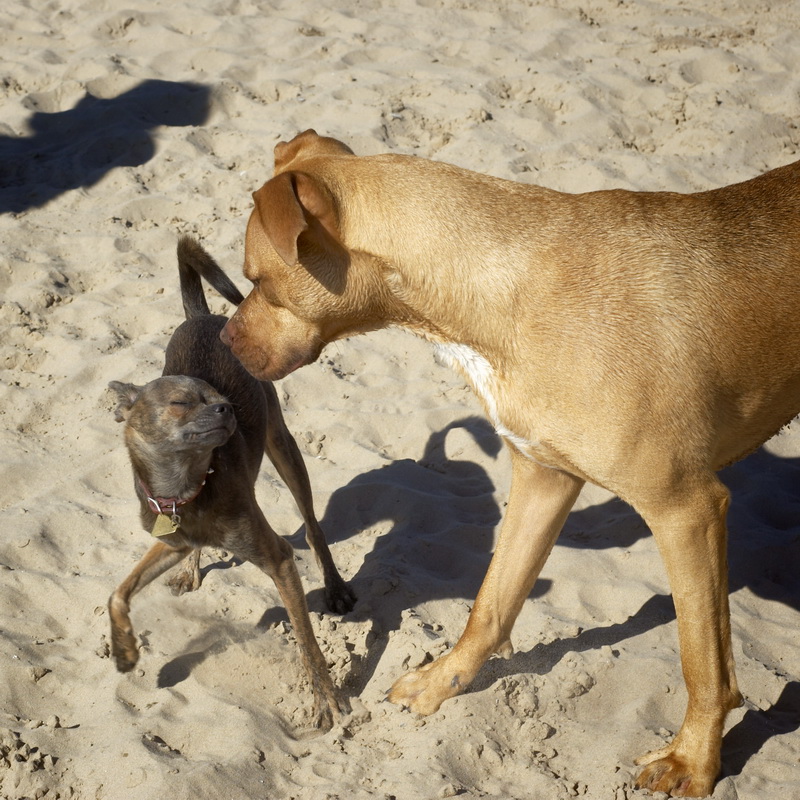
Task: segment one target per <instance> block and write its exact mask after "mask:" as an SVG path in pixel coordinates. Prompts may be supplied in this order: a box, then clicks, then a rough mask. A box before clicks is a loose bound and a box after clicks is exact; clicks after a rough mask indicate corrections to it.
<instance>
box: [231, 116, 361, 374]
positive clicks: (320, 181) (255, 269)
mask: <svg viewBox="0 0 800 800" xmlns="http://www.w3.org/2000/svg"><path fill="white" fill-rule="evenodd" d="M341 157H347V158H352V157H354V156H353V152H352V150H350V148H349V147H347V146H346V145H344V144H342V143H341V142H338V141H336V140H335V139H328V138H324V137H321V136H318V135H317V134H316V133H315V132H314V131H306V132H305V133H301V134H300V135H299V136H297V137H295V138H294V139H292V141H290V142H281V143H279V144H278V145H277V146H276V147H275V177H273V178H272V179H271V180H269V181H268V182H267V183H265V184H264V185H263V186H262V187H261V188H260V189H259V190H258V191H257V192H255V193H254V194H253V199H254V200H255V209H254V210H253V212H252V214H251V216H250V221H249V222H248V225H247V234H246V238H245V258H244V274H245V277H246V278H248V280H250V281H251V282H252V283H253V289H252V291H251V292H250V294H249V295H248V296H247V297H246V298H245V300H244V302H243V303H242V304H241V305H240V306H239V308H238V310H237V311H236V313H235V314H234V316H233V317H232V319H231V320H230V321H229V322H228V324H227V325H226V326H225V328H224V330H223V331H222V340H223V341H224V342H225V343H226V344H227V345H228V346H229V347H230V348H231V349H232V350H233V352H234V354H235V355H236V356H237V358H239V360H240V361H241V362H242V363H243V364H244V366H245V367H246V368H247V370H248V371H249V372H250V373H252V374H253V375H255V377H257V378H260V379H261V380H275V379H278V378H282V377H284V376H285V375H288V374H289V373H290V372H292V371H293V370H295V369H297V368H298V367H300V366H303V365H304V364H310V363H311V362H313V361H315V360H316V359H317V358H318V357H319V354H320V352H321V351H322V348H323V347H324V346H325V345H326V344H328V342H331V341H333V340H334V339H337V338H340V337H342V336H345V335H347V334H349V333H353V332H356V331H360V330H369V329H371V328H374V327H375V325H374V324H372V325H371V324H370V323H369V319H368V318H369V314H368V313H367V314H365V310H364V306H365V303H367V295H368V294H369V293H368V292H364V290H363V280H361V279H358V278H354V276H353V274H352V271H353V270H352V267H353V258H352V255H353V254H352V253H350V252H349V251H348V249H347V247H346V245H345V243H344V242H343V240H342V233H341V225H340V214H341V208H340V205H339V198H338V197H337V196H336V194H335V193H334V191H332V190H331V188H330V187H329V185H328V183H327V182H326V177H328V171H327V170H326V164H327V163H328V162H329V161H330V160H331V159H334V158H341Z"/></svg>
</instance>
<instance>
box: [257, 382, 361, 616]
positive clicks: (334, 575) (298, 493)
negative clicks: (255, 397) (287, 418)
mask: <svg viewBox="0 0 800 800" xmlns="http://www.w3.org/2000/svg"><path fill="white" fill-rule="evenodd" d="M263 386H264V391H265V393H266V395H267V413H268V416H267V419H268V423H267V440H266V443H265V447H264V450H265V451H266V454H267V456H268V457H269V460H270V461H271V462H272V463H273V464H274V465H275V469H276V470H277V471H278V474H279V475H280V476H281V479H282V480H283V482H284V483H285V484H286V485H287V486H288V487H289V490H290V491H291V493H292V496H293V497H294V500H295V502H296V503H297V507H298V508H299V509H300V513H301V514H302V516H303V522H304V523H305V527H306V541H307V542H308V546H309V547H310V548H311V551H312V552H313V553H314V556H315V557H316V559H317V564H318V565H319V568H320V571H321V572H322V577H323V580H324V581H325V603H326V605H327V606H328V608H329V609H330V610H331V611H333V612H335V613H337V614H346V613H347V612H348V611H351V610H352V608H353V606H354V605H355V603H356V596H355V594H354V593H353V590H352V589H351V588H350V587H349V586H348V585H347V584H346V583H345V582H344V580H343V579H342V576H341V575H340V574H339V570H338V569H336V565H335V564H334V563H333V557H332V556H331V551H330V549H329V548H328V543H327V541H326V540H325V534H324V533H323V532H322V528H321V527H320V525H319V522H317V517H316V514H315V513H314V501H313V497H312V494H311V482H310V481H309V479H308V472H307V471H306V465H305V464H304V463H303V456H302V455H301V454H300V450H299V448H298V447H297V442H295V440H294V437H293V436H292V434H291V433H290V432H289V429H288V428H287V427H286V423H285V422H284V419H283V413H282V412H281V406H280V402H279V401H278V395H277V393H276V392H275V388H274V387H273V386H272V384H269V383H265V384H263Z"/></svg>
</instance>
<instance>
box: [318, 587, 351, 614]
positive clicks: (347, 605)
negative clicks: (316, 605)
mask: <svg viewBox="0 0 800 800" xmlns="http://www.w3.org/2000/svg"><path fill="white" fill-rule="evenodd" d="M357 599H358V598H357V597H356V594H355V592H354V591H353V590H352V589H351V588H350V587H349V586H348V585H347V584H346V583H345V582H344V581H343V580H342V579H341V578H340V579H339V580H338V581H336V582H332V583H331V584H330V585H328V586H326V587H325V605H326V606H327V607H328V610H329V611H332V612H333V613H334V614H347V612H348V611H352V610H353V607H354V606H355V604H356V600H357Z"/></svg>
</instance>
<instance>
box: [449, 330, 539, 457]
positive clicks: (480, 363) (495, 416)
mask: <svg viewBox="0 0 800 800" xmlns="http://www.w3.org/2000/svg"><path fill="white" fill-rule="evenodd" d="M436 352H437V355H438V356H439V358H440V359H441V361H442V362H443V363H445V364H447V366H449V367H453V368H456V369H460V370H461V372H463V373H464V375H465V376H466V378H467V380H468V381H469V382H470V383H471V384H472V388H473V389H474V390H475V393H476V394H477V395H478V396H479V397H480V398H481V399H482V400H483V403H484V405H485V406H486V411H487V413H488V415H489V418H490V419H491V421H492V425H494V429H495V430H496V431H497V433H498V435H499V436H502V437H503V438H504V439H507V440H508V441H509V442H511V443H512V444H513V445H514V446H515V447H516V448H517V449H518V450H519V451H520V453H522V454H523V455H524V456H527V457H528V458H531V459H533V460H536V459H535V457H534V456H533V453H532V452H531V451H532V449H533V444H532V443H531V442H530V441H528V439H525V438H523V437H522V436H518V435H517V434H516V433H514V432H513V431H511V430H509V429H508V428H507V427H506V426H505V425H503V423H502V421H501V420H500V414H499V413H498V410H497V400H496V399H495V396H494V392H495V389H496V385H495V374H494V369H493V367H492V365H491V364H490V363H489V362H488V361H487V360H486V359H485V358H484V357H483V356H482V355H481V354H480V353H476V352H475V351H474V350H473V349H472V348H471V347H468V346H467V345H465V344H437V345H436Z"/></svg>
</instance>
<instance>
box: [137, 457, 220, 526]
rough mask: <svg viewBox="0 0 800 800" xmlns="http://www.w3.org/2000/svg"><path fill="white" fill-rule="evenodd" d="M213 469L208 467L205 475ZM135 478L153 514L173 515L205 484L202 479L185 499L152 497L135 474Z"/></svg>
mask: <svg viewBox="0 0 800 800" xmlns="http://www.w3.org/2000/svg"><path fill="white" fill-rule="evenodd" d="M213 471H214V470H213V469H212V468H211V467H209V468H208V472H207V473H206V474H207V475H210V474H211V473H212V472H213ZM136 480H137V481H138V482H139V486H140V487H141V489H142V491H143V492H144V496H145V498H146V499H147V506H148V508H149V509H150V510H151V511H152V512H153V513H154V514H171V515H173V516H174V515H175V514H176V513H177V510H178V509H179V508H180V507H181V506H185V505H188V504H189V503H191V502H192V500H195V499H196V498H197V495H199V494H200V492H201V491H202V490H203V487H204V486H205V485H206V481H205V480H204V481H203V482H202V483H201V484H200V485H199V486H198V487H197V491H196V492H195V493H194V494H193V495H192V496H191V497H187V498H186V499H183V498H180V497H154V496H153V493H152V492H151V491H150V489H148V488H147V484H146V483H145V482H144V481H143V480H142V479H141V478H140V477H139V476H138V475H137V476H136Z"/></svg>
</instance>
